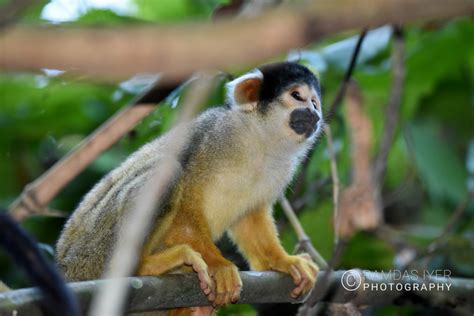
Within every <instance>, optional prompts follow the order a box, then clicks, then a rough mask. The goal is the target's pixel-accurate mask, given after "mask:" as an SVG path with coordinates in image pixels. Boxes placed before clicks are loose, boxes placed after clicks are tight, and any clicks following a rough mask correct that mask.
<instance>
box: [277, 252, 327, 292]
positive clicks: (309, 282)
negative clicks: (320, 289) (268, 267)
mask: <svg viewBox="0 0 474 316" xmlns="http://www.w3.org/2000/svg"><path fill="white" fill-rule="evenodd" d="M273 270H277V271H280V272H284V273H288V274H290V275H291V277H292V278H293V281H294V282H295V285H296V288H295V289H294V290H293V291H292V292H291V294H290V295H291V297H293V298H297V297H299V296H300V295H306V294H307V293H309V292H310V291H311V289H312V288H313V287H314V283H315V282H316V275H317V274H318V271H319V268H318V266H317V265H316V264H315V263H314V262H313V261H311V257H310V256H309V255H308V254H306V253H304V254H301V255H297V256H287V257H285V258H284V259H280V260H278V263H277V264H276V266H274V267H273Z"/></svg>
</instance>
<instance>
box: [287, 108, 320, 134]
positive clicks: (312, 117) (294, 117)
mask: <svg viewBox="0 0 474 316" xmlns="http://www.w3.org/2000/svg"><path fill="white" fill-rule="evenodd" d="M318 121H319V115H318V114H317V113H316V112H315V111H312V110H310V109H309V108H304V109H296V110H294V111H293V112H291V115H290V127H291V129H293V130H294V131H295V132H296V134H298V135H303V134H304V135H305V137H306V138H308V137H310V136H311V135H312V134H313V133H314V132H315V131H316V127H317V126H316V124H317V123H318Z"/></svg>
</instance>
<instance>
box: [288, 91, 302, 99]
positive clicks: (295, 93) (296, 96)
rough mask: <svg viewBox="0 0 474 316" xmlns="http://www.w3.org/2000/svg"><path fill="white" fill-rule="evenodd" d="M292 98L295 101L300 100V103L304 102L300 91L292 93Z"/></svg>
mask: <svg viewBox="0 0 474 316" xmlns="http://www.w3.org/2000/svg"><path fill="white" fill-rule="evenodd" d="M291 96H292V97H293V99H295V100H298V101H304V100H303V98H302V97H301V94H300V93H299V92H298V91H293V92H292V93H291Z"/></svg>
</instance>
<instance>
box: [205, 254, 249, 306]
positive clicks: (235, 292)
mask: <svg viewBox="0 0 474 316" xmlns="http://www.w3.org/2000/svg"><path fill="white" fill-rule="evenodd" d="M209 273H210V275H211V277H212V278H213V280H214V283H215V289H214V291H213V292H214V293H215V296H214V295H211V296H210V297H209V300H210V301H211V302H212V303H213V305H214V306H224V305H227V304H230V303H235V302H237V301H238V300H239V298H240V291H241V290H242V280H241V279H240V275H239V270H238V269H237V267H236V266H235V265H234V264H232V263H230V262H229V263H225V264H221V265H218V266H209Z"/></svg>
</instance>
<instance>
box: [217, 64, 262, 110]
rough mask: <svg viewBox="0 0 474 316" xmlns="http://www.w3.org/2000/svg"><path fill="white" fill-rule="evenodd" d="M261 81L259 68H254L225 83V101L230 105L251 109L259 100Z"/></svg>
mask: <svg viewBox="0 0 474 316" xmlns="http://www.w3.org/2000/svg"><path fill="white" fill-rule="evenodd" d="M262 82H263V75H262V73H261V72H260V71H259V70H254V71H252V72H249V73H247V74H245V75H243V76H241V77H238V78H236V79H234V80H232V81H231V82H229V83H228V84H227V85H226V88H227V103H228V104H229V105H230V106H231V107H239V108H242V109H243V110H245V111H252V110H253V109H255V108H256V106H257V103H258V101H259V98H260V88H261V86H262Z"/></svg>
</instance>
